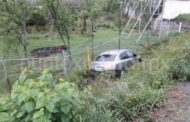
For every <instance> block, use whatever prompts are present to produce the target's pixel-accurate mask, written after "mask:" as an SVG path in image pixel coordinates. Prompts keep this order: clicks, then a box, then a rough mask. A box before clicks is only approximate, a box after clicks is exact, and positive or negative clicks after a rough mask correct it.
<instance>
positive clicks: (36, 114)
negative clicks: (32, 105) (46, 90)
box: [32, 108, 44, 119]
mask: <svg viewBox="0 0 190 122" xmlns="http://www.w3.org/2000/svg"><path fill="white" fill-rule="evenodd" d="M43 115H44V108H41V109H40V110H39V111H37V112H35V113H34V115H33V117H32V118H33V119H37V118H39V117H41V116H43Z"/></svg>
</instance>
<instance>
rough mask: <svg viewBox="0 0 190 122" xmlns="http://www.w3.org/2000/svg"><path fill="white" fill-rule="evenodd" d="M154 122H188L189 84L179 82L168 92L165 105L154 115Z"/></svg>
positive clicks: (189, 121) (189, 105) (189, 112)
mask: <svg viewBox="0 0 190 122" xmlns="http://www.w3.org/2000/svg"><path fill="white" fill-rule="evenodd" d="M154 121H155V122H190V82H179V83H177V85H176V87H175V88H173V89H172V90H170V91H169V98H168V100H167V101H166V103H165V105H164V106H163V107H161V108H160V109H158V110H157V111H156V112H155V113H154Z"/></svg>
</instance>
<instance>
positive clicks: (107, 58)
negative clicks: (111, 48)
mask: <svg viewBox="0 0 190 122" xmlns="http://www.w3.org/2000/svg"><path fill="white" fill-rule="evenodd" d="M115 57H116V55H110V54H104V55H100V56H98V57H97V58H96V61H114V60H115Z"/></svg>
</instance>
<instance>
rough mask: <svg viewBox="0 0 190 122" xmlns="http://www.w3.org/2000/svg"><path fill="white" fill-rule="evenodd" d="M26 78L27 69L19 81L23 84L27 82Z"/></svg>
mask: <svg viewBox="0 0 190 122" xmlns="http://www.w3.org/2000/svg"><path fill="white" fill-rule="evenodd" d="M26 77H27V75H26V69H25V70H24V71H23V72H22V73H21V75H20V77H19V81H20V82H21V83H24V81H25V80H26Z"/></svg>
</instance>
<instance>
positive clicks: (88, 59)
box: [86, 47, 91, 71]
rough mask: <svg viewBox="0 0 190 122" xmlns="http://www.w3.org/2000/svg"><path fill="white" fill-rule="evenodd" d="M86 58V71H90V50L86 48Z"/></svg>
mask: <svg viewBox="0 0 190 122" xmlns="http://www.w3.org/2000/svg"><path fill="white" fill-rule="evenodd" d="M86 57H87V70H88V71H90V63H91V61H90V48H89V47H87V48H86Z"/></svg>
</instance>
